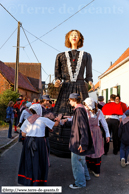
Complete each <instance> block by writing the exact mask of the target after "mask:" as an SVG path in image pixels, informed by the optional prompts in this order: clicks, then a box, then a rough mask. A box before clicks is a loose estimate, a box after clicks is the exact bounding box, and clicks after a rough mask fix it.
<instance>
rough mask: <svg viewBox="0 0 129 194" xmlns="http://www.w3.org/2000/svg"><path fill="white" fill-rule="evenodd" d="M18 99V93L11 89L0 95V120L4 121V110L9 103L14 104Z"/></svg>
mask: <svg viewBox="0 0 129 194" xmlns="http://www.w3.org/2000/svg"><path fill="white" fill-rule="evenodd" d="M18 97H19V93H17V92H15V91H13V89H12V88H11V89H7V90H5V91H4V92H3V93H2V94H0V119H4V118H5V116H6V108H7V106H8V103H9V102H10V101H13V102H14V103H15V102H16V100H17V98H18Z"/></svg>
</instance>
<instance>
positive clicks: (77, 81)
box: [49, 30, 94, 157]
mask: <svg viewBox="0 0 129 194" xmlns="http://www.w3.org/2000/svg"><path fill="white" fill-rule="evenodd" d="M83 42H84V37H83V35H82V34H81V33H80V32H79V31H78V30H71V31H70V32H68V33H67V34H66V36H65V46H66V47H68V48H70V49H71V50H70V51H66V52H62V53H59V54H58V55H57V57H56V62H55V79H56V81H55V87H59V86H60V85H62V86H61V89H60V92H59V95H58V98H57V102H56V105H55V107H54V113H56V114H59V113H62V114H63V116H64V115H72V109H71V107H70V105H69V104H68V98H69V95H70V94H71V93H78V94H79V95H80V96H81V100H82V101H83V100H84V99H85V98H86V97H88V84H89V85H91V87H92V88H93V87H94V86H93V83H92V82H93V80H92V58H91V55H90V54H89V53H87V52H84V51H79V50H78V49H79V48H81V47H82V46H83ZM84 73H85V76H84ZM60 127H61V126H59V127H57V128H56V129H55V130H54V133H53V134H50V137H49V140H50V145H51V151H52V152H53V153H54V154H56V155H60V156H66V157H67V156H68V155H70V152H69V149H68V142H69V137H70V128H67V130H66V129H65V130H62V129H61V130H60ZM61 128H64V126H62V127H61Z"/></svg>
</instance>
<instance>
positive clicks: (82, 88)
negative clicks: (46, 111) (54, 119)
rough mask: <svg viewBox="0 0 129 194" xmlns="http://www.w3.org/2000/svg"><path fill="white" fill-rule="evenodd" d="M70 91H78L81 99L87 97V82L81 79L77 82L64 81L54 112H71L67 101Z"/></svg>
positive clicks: (66, 113)
mask: <svg viewBox="0 0 129 194" xmlns="http://www.w3.org/2000/svg"><path fill="white" fill-rule="evenodd" d="M71 93H78V94H80V96H81V100H82V101H83V100H85V98H87V97H88V84H87V83H86V82H84V81H83V80H78V81H77V82H64V83H63V84H62V87H61V89H60V93H59V95H58V98H57V102H56V104H55V107H54V113H56V114H59V113H62V114H63V115H71V114H72V109H71V106H70V105H69V102H68V99H69V95H70V94H71Z"/></svg>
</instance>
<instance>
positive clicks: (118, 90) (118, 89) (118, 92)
mask: <svg viewBox="0 0 129 194" xmlns="http://www.w3.org/2000/svg"><path fill="white" fill-rule="evenodd" d="M117 94H119V96H120V85H119V86H117Z"/></svg>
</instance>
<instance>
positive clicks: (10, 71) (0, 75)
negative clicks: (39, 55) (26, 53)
mask: <svg viewBox="0 0 129 194" xmlns="http://www.w3.org/2000/svg"><path fill="white" fill-rule="evenodd" d="M24 66H25V65H24ZM31 71H32V70H31V68H30V72H31ZM40 72H41V70H40ZM26 74H27V71H26ZM30 75H31V76H32V75H34V73H31V74H29V76H30ZM39 75H40V73H37V78H38V76H39ZM35 77H36V73H35V76H34V78H33V77H30V78H29V77H27V76H26V75H25V73H24V74H22V73H21V72H19V73H18V92H19V93H20V94H22V95H23V96H27V97H28V98H30V99H31V100H33V98H39V96H40V92H39V86H40V80H39V79H37V78H35ZM14 78H15V70H14V68H12V67H9V66H7V65H5V63H3V62H2V61H0V93H2V92H3V91H4V90H6V89H9V88H11V87H14ZM40 78H41V75H40ZM32 83H33V84H34V85H33V84H32Z"/></svg>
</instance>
